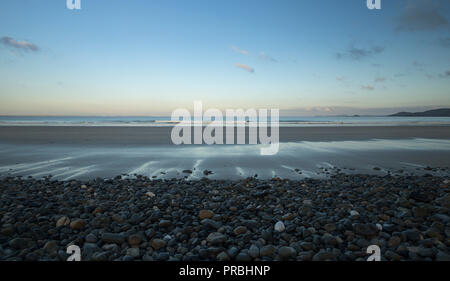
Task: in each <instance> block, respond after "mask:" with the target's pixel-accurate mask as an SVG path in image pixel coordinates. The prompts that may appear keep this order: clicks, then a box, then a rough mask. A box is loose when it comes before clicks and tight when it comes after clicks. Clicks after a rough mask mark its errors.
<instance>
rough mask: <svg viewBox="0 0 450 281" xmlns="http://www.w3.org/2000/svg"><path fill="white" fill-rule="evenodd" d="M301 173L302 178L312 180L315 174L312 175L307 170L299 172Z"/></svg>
mask: <svg viewBox="0 0 450 281" xmlns="http://www.w3.org/2000/svg"><path fill="white" fill-rule="evenodd" d="M301 171H302V174H301V175H302V176H304V177H305V178H312V177H314V174H316V173H314V172H312V171H308V170H301Z"/></svg>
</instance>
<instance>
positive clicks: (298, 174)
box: [280, 165, 302, 177]
mask: <svg viewBox="0 0 450 281" xmlns="http://www.w3.org/2000/svg"><path fill="white" fill-rule="evenodd" d="M280 167H282V168H285V169H287V170H289V171H291V172H293V173H294V174H295V175H296V176H297V177H301V176H302V174H300V173H299V172H302V170H301V169H299V171H298V172H297V171H296V170H295V169H296V168H293V167H290V166H286V165H281V166H280Z"/></svg>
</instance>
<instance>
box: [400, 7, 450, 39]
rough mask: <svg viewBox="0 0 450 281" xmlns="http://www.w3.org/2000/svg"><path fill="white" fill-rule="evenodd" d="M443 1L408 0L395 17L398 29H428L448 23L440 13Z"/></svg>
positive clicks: (434, 28)
mask: <svg viewBox="0 0 450 281" xmlns="http://www.w3.org/2000/svg"><path fill="white" fill-rule="evenodd" d="M444 9H445V7H444V2H443V1H441V0H408V1H407V4H406V7H405V8H404V10H403V12H402V14H401V15H400V16H399V17H398V18H397V19H396V22H395V29H396V30H398V31H410V32H414V31H429V30H436V29H439V28H442V27H445V26H446V25H448V20H447V18H446V17H445V15H444V14H443V13H442V12H443V10H444Z"/></svg>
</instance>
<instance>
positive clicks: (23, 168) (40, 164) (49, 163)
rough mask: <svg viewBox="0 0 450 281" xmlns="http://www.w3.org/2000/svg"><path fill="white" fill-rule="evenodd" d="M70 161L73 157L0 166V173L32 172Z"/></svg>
mask: <svg viewBox="0 0 450 281" xmlns="http://www.w3.org/2000/svg"><path fill="white" fill-rule="evenodd" d="M70 159H73V157H65V158H60V159H52V160H47V161H41V162H33V163H23V164H13V165H7V166H1V167H0V172H3V171H10V169H13V170H18V171H20V172H25V171H32V170H36V169H39V168H41V167H48V166H52V165H55V164H58V163H60V162H63V161H66V160H70Z"/></svg>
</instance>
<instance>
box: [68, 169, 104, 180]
mask: <svg viewBox="0 0 450 281" xmlns="http://www.w3.org/2000/svg"><path fill="white" fill-rule="evenodd" d="M95 166H96V165H90V166H86V167H81V168H78V169H74V170H72V172H74V174H72V175H71V176H69V177H67V178H65V179H63V180H64V181H67V180H70V179H72V178H75V177H78V176H81V175H84V174H86V173H87V172H91V168H92V167H95Z"/></svg>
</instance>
